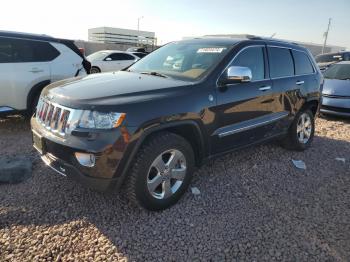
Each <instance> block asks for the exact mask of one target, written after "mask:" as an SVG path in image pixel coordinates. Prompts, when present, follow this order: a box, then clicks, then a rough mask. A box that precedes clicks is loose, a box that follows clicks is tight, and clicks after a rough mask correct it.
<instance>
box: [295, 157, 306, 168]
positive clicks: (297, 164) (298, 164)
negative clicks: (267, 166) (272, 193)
mask: <svg viewBox="0 0 350 262" xmlns="http://www.w3.org/2000/svg"><path fill="white" fill-rule="evenodd" d="M292 162H293V164H294V166H295V167H296V168H299V169H304V170H305V169H306V165H305V162H304V161H302V160H294V159H292Z"/></svg>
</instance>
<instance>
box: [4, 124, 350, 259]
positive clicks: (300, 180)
mask: <svg viewBox="0 0 350 262" xmlns="http://www.w3.org/2000/svg"><path fill="white" fill-rule="evenodd" d="M0 154H1V155H17V154H21V155H26V156H27V157H29V158H31V159H32V160H33V162H34V170H33V178H32V179H30V180H28V181H26V182H23V183H21V184H17V185H5V184H2V185H0V261H87V260H88V261H116V260H120V261H183V260H187V261H189V260H191V261H196V260H211V261H223V260H230V261H234V260H235V259H236V260H239V261H244V260H246V261H253V260H256V261H274V260H283V261H350V120H344V119H333V118H332V119H328V120H325V119H318V120H317V133H316V137H315V140H314V144H313V146H312V148H310V149H309V150H307V151H306V152H302V153H300V152H290V151H287V150H284V149H282V148H280V147H279V146H278V145H276V144H267V145H262V146H259V147H254V148H249V149H246V150H244V151H238V152H235V153H232V154H228V155H226V156H224V157H221V158H219V159H216V160H215V161H212V162H210V163H208V164H207V165H205V166H203V167H202V168H201V169H200V170H198V171H197V173H196V175H195V178H194V181H193V186H196V187H198V188H199V190H200V191H201V193H200V195H193V194H192V193H191V192H190V190H189V192H188V193H187V194H186V195H185V196H184V197H183V198H182V200H181V201H180V203H178V204H177V205H176V206H174V207H173V208H171V209H168V210H166V211H163V212H160V213H150V212H146V211H143V210H139V209H137V208H135V207H132V206H130V205H129V204H128V202H127V200H125V199H124V198H121V197H119V195H118V194H117V193H111V194H107V195H103V194H100V193H96V192H93V191H90V190H88V189H85V188H83V187H81V186H80V185H78V184H76V183H74V182H72V181H69V180H67V179H66V178H64V177H61V176H59V175H56V174H55V173H54V172H53V171H51V170H50V169H48V168H47V167H45V166H44V164H43V163H42V162H41V160H40V159H39V158H38V156H37V154H36V152H34V150H33V149H32V147H31V135H30V129H29V126H28V123H26V122H24V121H23V120H21V119H19V118H13V119H8V120H0ZM337 157H339V158H345V159H346V162H345V163H344V162H342V161H337V160H335V158H337ZM292 159H295V160H303V161H305V163H306V166H307V169H306V170H300V169H297V168H295V167H294V166H293V164H292Z"/></svg>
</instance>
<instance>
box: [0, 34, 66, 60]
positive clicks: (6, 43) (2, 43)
mask: <svg viewBox="0 0 350 262" xmlns="http://www.w3.org/2000/svg"><path fill="white" fill-rule="evenodd" d="M59 54H60V53H59V52H58V50H57V49H56V48H54V47H53V46H52V45H51V44H50V43H48V42H42V41H33V40H25V39H15V38H0V63H27V62H48V61H52V60H53V59H55V58H56V57H57V56H59Z"/></svg>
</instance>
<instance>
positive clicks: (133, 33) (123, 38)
mask: <svg viewBox="0 0 350 262" xmlns="http://www.w3.org/2000/svg"><path fill="white" fill-rule="evenodd" d="M89 41H92V42H99V43H105V44H109V43H113V44H123V45H130V46H144V47H154V46H156V45H157V38H156V37H155V33H154V32H147V31H141V30H132V29H123V28H114V27H96V28H91V29H89Z"/></svg>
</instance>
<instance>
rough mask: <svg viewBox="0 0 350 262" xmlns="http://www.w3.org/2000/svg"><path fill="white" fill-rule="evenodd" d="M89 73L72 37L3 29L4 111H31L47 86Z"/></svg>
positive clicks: (0, 96) (0, 109)
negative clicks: (55, 36) (64, 37)
mask: <svg viewBox="0 0 350 262" xmlns="http://www.w3.org/2000/svg"><path fill="white" fill-rule="evenodd" d="M87 72H90V63H89V62H88V61H87V60H86V59H85V57H84V56H83V55H82V54H81V52H80V51H79V49H78V48H77V47H76V46H75V45H74V42H73V41H71V40H65V39H56V38H53V37H49V36H45V35H34V34H26V33H17V32H7V31H0V114H1V115H4V114H6V115H7V114H11V113H14V112H26V113H31V112H33V110H34V109H35V107H36V105H37V101H38V97H39V95H40V93H41V91H42V89H43V88H44V87H45V86H47V85H48V84H50V83H52V82H55V81H58V80H62V79H65V78H71V77H74V76H82V75H86V74H87Z"/></svg>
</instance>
